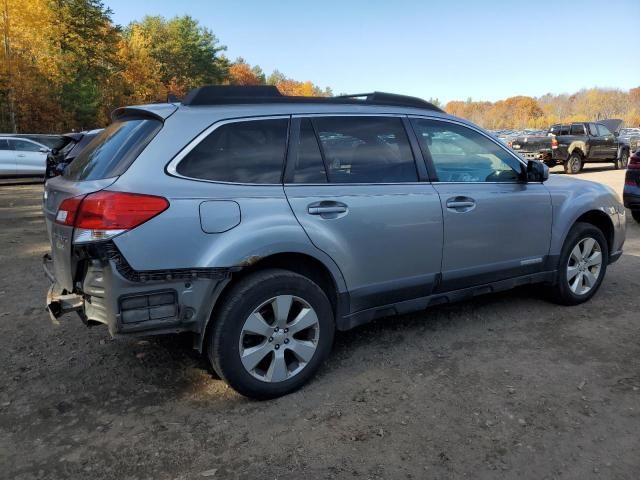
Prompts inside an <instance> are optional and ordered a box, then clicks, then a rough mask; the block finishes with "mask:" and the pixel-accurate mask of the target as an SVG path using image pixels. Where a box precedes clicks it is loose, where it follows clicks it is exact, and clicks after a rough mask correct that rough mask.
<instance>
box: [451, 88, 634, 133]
mask: <svg viewBox="0 0 640 480" xmlns="http://www.w3.org/2000/svg"><path fill="white" fill-rule="evenodd" d="M444 109H445V110H446V111H447V112H448V113H451V114H453V115H457V116H459V117H463V118H467V119H469V120H471V121H472V122H474V123H477V124H478V125H481V126H482V127H484V128H488V129H492V130H497V129H503V128H547V127H548V126H550V125H553V124H554V123H559V122H586V121H596V120H602V119H605V118H621V119H623V120H624V121H625V125H626V126H629V127H639V126H640V87H637V88H632V89H630V90H628V91H623V90H617V89H606V88H590V89H584V90H580V91H579V92H577V93H574V94H561V95H553V94H551V93H548V94H546V95H543V96H541V97H538V98H533V97H525V96H517V97H511V98H507V99H506V100H499V101H497V102H477V101H473V100H471V99H468V100H467V101H451V102H449V103H447V104H446V105H445V106H444Z"/></svg>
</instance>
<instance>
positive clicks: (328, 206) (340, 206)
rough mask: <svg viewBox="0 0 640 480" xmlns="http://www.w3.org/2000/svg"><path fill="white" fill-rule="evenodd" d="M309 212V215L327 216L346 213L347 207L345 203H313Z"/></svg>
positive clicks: (309, 207)
mask: <svg viewBox="0 0 640 480" xmlns="http://www.w3.org/2000/svg"><path fill="white" fill-rule="evenodd" d="M307 212H309V215H327V214H332V213H333V214H336V213H346V212H347V206H346V205H345V204H344V203H340V202H332V201H331V202H327V201H323V202H316V203H312V204H310V205H309V206H308V207H307Z"/></svg>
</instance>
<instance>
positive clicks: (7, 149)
mask: <svg viewBox="0 0 640 480" xmlns="http://www.w3.org/2000/svg"><path fill="white" fill-rule="evenodd" d="M14 153H15V152H14V151H13V150H12V148H11V145H10V144H9V141H8V140H7V139H5V138H0V175H15V174H16V159H15V154H14Z"/></svg>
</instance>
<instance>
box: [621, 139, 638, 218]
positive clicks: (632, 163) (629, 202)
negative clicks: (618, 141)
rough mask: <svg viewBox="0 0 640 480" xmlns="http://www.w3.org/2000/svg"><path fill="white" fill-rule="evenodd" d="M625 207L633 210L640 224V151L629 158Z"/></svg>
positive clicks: (625, 183) (625, 184) (633, 214)
mask: <svg viewBox="0 0 640 480" xmlns="http://www.w3.org/2000/svg"><path fill="white" fill-rule="evenodd" d="M623 200H624V206H625V207H627V208H628V209H630V210H631V215H632V216H633V218H634V220H635V221H636V222H640V150H636V153H634V154H633V155H631V158H629V165H628V166H627V173H626V176H625V179H624V193H623Z"/></svg>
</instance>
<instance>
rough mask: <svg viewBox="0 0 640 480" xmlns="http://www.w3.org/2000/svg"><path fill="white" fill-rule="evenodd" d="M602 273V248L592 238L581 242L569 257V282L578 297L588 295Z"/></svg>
mask: <svg viewBox="0 0 640 480" xmlns="http://www.w3.org/2000/svg"><path fill="white" fill-rule="evenodd" d="M601 271H602V248H601V247H600V244H599V243H598V241H597V240H596V239H594V238H592V237H587V238H583V239H582V240H580V241H579V242H578V243H577V244H576V246H575V247H573V250H571V254H570V255H569V261H568V264H567V281H568V282H569V288H570V289H571V291H572V292H573V293H574V294H576V295H586V294H587V293H589V291H591V289H592V288H593V287H594V286H595V284H596V283H597V281H598V278H599V277H600V272H601Z"/></svg>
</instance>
